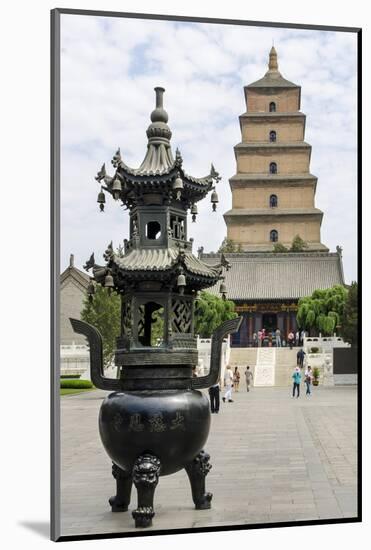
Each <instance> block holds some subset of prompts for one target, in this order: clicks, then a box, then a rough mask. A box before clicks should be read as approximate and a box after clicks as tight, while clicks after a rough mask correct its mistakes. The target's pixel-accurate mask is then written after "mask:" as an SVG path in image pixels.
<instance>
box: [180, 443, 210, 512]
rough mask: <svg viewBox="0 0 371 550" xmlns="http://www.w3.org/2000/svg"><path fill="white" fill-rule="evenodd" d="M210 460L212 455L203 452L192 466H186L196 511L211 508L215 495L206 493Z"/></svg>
mask: <svg viewBox="0 0 371 550" xmlns="http://www.w3.org/2000/svg"><path fill="white" fill-rule="evenodd" d="M209 460H210V455H209V454H208V453H206V452H205V451H201V452H200V453H199V454H198V455H197V456H196V458H194V460H193V461H192V462H191V463H190V464H187V465H186V466H185V470H186V472H187V474H188V477H189V481H190V482H191V489H192V498H193V502H194V503H195V507H196V510H207V509H208V508H211V499H212V498H213V495H212V493H207V492H206V491H205V477H206V476H207V474H208V473H209V471H210V469H211V464H210V463H209Z"/></svg>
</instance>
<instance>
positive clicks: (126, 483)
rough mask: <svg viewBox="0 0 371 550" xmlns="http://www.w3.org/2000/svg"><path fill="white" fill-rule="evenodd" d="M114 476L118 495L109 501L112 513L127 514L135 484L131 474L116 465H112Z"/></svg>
mask: <svg viewBox="0 0 371 550" xmlns="http://www.w3.org/2000/svg"><path fill="white" fill-rule="evenodd" d="M112 475H113V477H114V478H115V480H116V495H114V496H112V497H111V498H110V499H109V503H110V505H111V508H112V512H126V511H127V509H128V507H129V504H130V494H131V487H132V484H133V480H132V477H131V472H130V473H128V472H125V471H124V470H122V469H121V468H119V467H118V466H117V465H116V464H112Z"/></svg>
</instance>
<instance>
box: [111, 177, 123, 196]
mask: <svg viewBox="0 0 371 550" xmlns="http://www.w3.org/2000/svg"><path fill="white" fill-rule="evenodd" d="M111 191H112V195H113V198H114V199H115V201H117V199H119V198H120V194H121V191H122V187H121V181H120V180H119V179H118V178H116V179H115V180H114V182H113V185H112V189H111Z"/></svg>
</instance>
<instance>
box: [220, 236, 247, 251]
mask: <svg viewBox="0 0 371 550" xmlns="http://www.w3.org/2000/svg"><path fill="white" fill-rule="evenodd" d="M218 252H220V253H221V252H225V253H227V252H242V245H241V243H238V244H237V243H235V242H234V241H233V240H232V239H228V237H224V239H223V242H222V244H221V245H220V247H219V250H218Z"/></svg>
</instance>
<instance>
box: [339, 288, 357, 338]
mask: <svg viewBox="0 0 371 550" xmlns="http://www.w3.org/2000/svg"><path fill="white" fill-rule="evenodd" d="M341 335H342V337H343V338H344V340H345V341H346V342H348V343H349V344H351V345H352V346H355V347H356V346H357V344H358V283H356V282H355V281H353V282H352V284H351V285H350V287H349V292H348V297H347V301H346V302H345V306H344V311H343V316H342V318H341Z"/></svg>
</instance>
